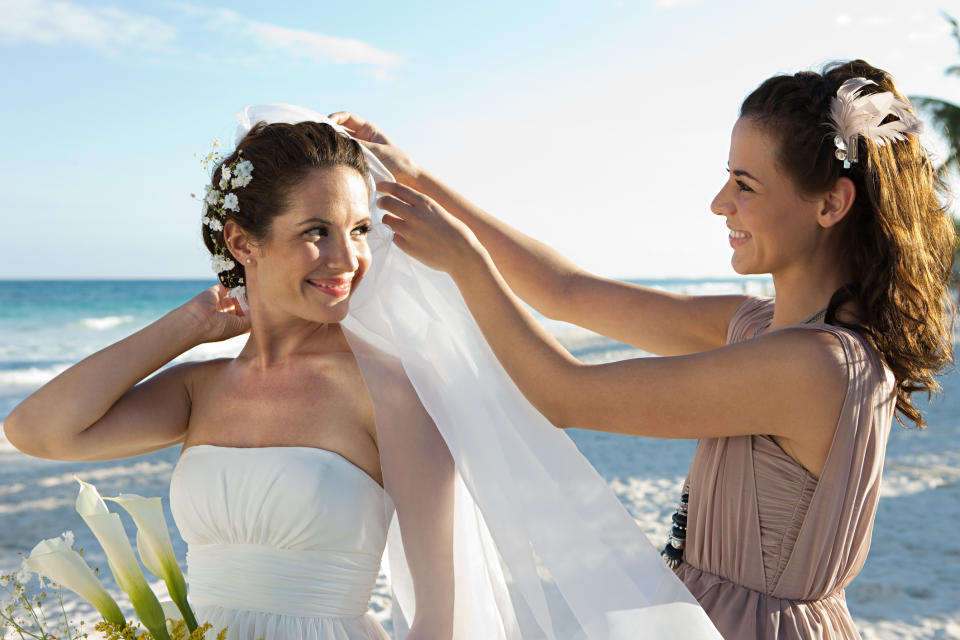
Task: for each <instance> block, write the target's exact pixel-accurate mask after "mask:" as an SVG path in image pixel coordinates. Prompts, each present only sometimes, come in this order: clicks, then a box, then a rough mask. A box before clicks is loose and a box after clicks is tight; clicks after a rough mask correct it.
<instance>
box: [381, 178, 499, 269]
mask: <svg viewBox="0 0 960 640" xmlns="http://www.w3.org/2000/svg"><path fill="white" fill-rule="evenodd" d="M377 191H378V192H379V193H382V194H385V195H383V196H382V197H381V198H380V199H379V200H377V204H378V205H379V206H380V208H381V209H383V210H385V211H388V212H389V213H387V214H384V216H383V222H384V224H386V225H387V226H389V227H390V228H391V229H393V233H394V237H393V241H394V243H395V244H396V245H397V246H398V247H400V248H401V249H402V250H403V251H404V252H406V253H408V254H409V255H411V256H412V257H414V258H416V259H417V260H419V261H420V262H422V263H424V264H425V265H427V266H428V267H431V268H433V269H437V270H439V271H446V272H447V273H449V274H450V275H452V276H454V277H456V276H457V275H459V274H461V273H463V272H464V271H465V270H466V269H469V268H470V267H472V266H476V265H478V264H481V263H482V262H483V260H484V256H485V255H486V250H485V249H484V248H483V245H481V244H480V241H479V240H477V237H476V236H475V235H474V234H473V232H472V231H471V230H470V228H469V227H467V225H465V224H464V223H463V222H461V221H460V220H457V219H456V218H454V217H453V216H452V215H450V214H449V213H448V212H447V211H446V210H445V209H444V208H443V207H441V206H440V205H439V204H437V203H436V201H434V200H433V199H432V198H430V197H428V196H425V195H423V194H422V193H420V192H419V191H416V190H414V189H411V188H410V187H407V186H404V185H402V184H397V183H396V182H380V183H377Z"/></svg>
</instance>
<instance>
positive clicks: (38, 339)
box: [0, 279, 769, 420]
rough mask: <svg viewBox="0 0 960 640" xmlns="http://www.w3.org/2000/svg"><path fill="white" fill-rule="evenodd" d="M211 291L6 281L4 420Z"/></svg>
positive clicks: (713, 285)
mask: <svg viewBox="0 0 960 640" xmlns="http://www.w3.org/2000/svg"><path fill="white" fill-rule="evenodd" d="M637 282H642V283H643V284H647V285H650V286H655V287H659V288H663V289H667V290H670V291H676V292H682V291H690V292H704V293H706V292H713V291H718V292H719V291H722V292H729V291H751V292H756V293H763V292H764V291H765V290H768V289H769V284H768V281H765V280H762V279H728V280H719V279H717V280H680V279H666V280H646V281H639V280H638V281H637ZM212 284H214V282H213V281H212V280H90V281H82V280H76V281H71V280H58V281H40V280H22V281H18V280H7V281H0V420H2V418H3V417H5V416H6V415H7V413H9V412H10V410H11V409H12V408H13V407H14V406H15V405H16V404H17V403H18V402H19V401H20V400H22V399H23V398H24V397H26V395H28V394H29V393H30V392H32V391H33V390H34V389H36V388H37V387H39V386H40V385H42V384H43V383H45V382H46V381H47V380H49V379H50V378H52V377H53V376H55V375H56V374H57V373H59V372H60V371H62V370H63V369H64V368H66V367H68V366H69V365H71V364H73V363H75V362H77V361H78V360H80V359H82V358H83V357H85V356H87V355H89V354H91V353H93V352H94V351H96V350H98V349H102V348H103V347H105V346H107V345H109V344H111V343H113V342H115V341H117V340H119V339H121V338H123V337H125V336H127V335H129V334H131V333H133V332H134V331H136V330H138V329H140V328H142V327H143V326H145V325H147V324H149V323H150V322H152V321H153V320H156V319H157V318H159V317H160V316H162V315H163V314H164V313H166V312H167V311H169V310H171V309H173V308H175V307H177V306H178V305H180V304H182V303H184V302H186V301H187V300H189V299H190V298H191V297H192V296H193V295H194V294H196V293H197V292H198V291H200V290H202V289H204V288H206V287H209V286H211V285H212Z"/></svg>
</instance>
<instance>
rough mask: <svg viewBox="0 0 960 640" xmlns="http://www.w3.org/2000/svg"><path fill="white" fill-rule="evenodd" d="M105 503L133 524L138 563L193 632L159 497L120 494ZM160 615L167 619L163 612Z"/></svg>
mask: <svg viewBox="0 0 960 640" xmlns="http://www.w3.org/2000/svg"><path fill="white" fill-rule="evenodd" d="M106 500H109V501H111V502H115V503H117V504H118V505H120V506H121V507H123V508H124V509H125V510H126V512H127V513H129V514H130V517H131V518H133V522H134V523H135V524H136V525H137V550H138V551H139V552H140V560H142V561H143V565H144V566H145V567H146V568H147V569H148V570H149V571H150V573H152V574H153V575H155V576H157V577H158V578H160V579H161V580H163V581H164V582H165V583H166V585H167V591H168V592H169V593H170V597H171V598H173V602H174V603H175V604H176V606H177V608H178V609H179V611H180V613H181V614H182V616H180V617H183V619H184V620H185V621H186V623H187V628H188V629H190V631H193V630H194V629H196V628H197V620H196V618H195V617H194V615H193V611H192V610H191V609H190V605H189V604H187V583H186V581H185V580H184V579H183V572H181V571H180V565H178V564H177V558H176V556H175V555H174V553H173V545H172V544H171V542H170V531H169V529H168V528H167V521H166V518H164V516H163V505H162V503H161V501H160V498H144V497H143V496H138V495H135V494H132V493H124V494H120V495H119V496H117V497H116V498H106ZM161 604H163V603H161ZM164 615H165V617H167V618H170V617H171V616H170V615H167V612H166V610H165V611H164Z"/></svg>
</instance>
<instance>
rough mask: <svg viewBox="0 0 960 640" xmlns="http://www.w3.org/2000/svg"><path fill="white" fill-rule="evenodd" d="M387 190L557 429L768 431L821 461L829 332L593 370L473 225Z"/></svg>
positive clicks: (704, 433)
mask: <svg viewBox="0 0 960 640" xmlns="http://www.w3.org/2000/svg"><path fill="white" fill-rule="evenodd" d="M381 188H382V190H383V191H384V192H385V193H389V194H391V196H387V197H384V198H382V199H381V206H383V207H384V208H386V209H387V210H389V211H390V212H391V213H392V214H393V215H390V216H389V217H388V218H385V221H386V222H387V224H389V225H390V226H391V227H392V228H393V229H394V231H395V233H396V236H395V242H396V243H397V245H398V246H399V247H400V248H401V249H403V250H404V251H406V252H407V253H409V254H411V255H412V256H413V257H415V258H417V259H419V260H421V261H423V262H424V263H426V264H427V265H428V266H431V267H433V268H436V269H441V270H444V271H447V272H448V273H449V274H450V275H451V276H452V277H453V279H454V281H455V282H456V284H457V286H458V287H459V288H460V291H461V293H462V294H463V297H464V300H465V301H466V303H467V305H468V307H469V308H470V311H471V313H472V314H473V316H474V318H475V319H476V321H477V324H478V325H479V326H480V328H481V330H482V331H483V333H484V336H485V337H486V339H487V341H488V342H489V344H490V346H491V347H492V349H493V351H494V353H495V354H496V356H497V358H498V359H499V360H500V362H501V364H502V365H503V367H504V369H506V371H507V373H508V374H509V375H510V377H511V378H512V379H513V380H514V382H515V383H516V384H517V386H518V387H519V388H520V390H521V391H522V392H523V393H524V395H525V396H526V397H527V399H528V400H529V401H530V402H531V403H532V404H533V405H534V406H535V407H536V408H537V409H538V410H539V411H540V412H541V413H543V414H544V415H545V416H546V417H547V418H548V419H549V420H550V421H551V422H552V423H553V424H555V425H557V426H559V427H577V428H585V429H597V430H601V431H611V432H617V433H625V434H631V435H641V436H656V437H667V438H704V437H721V436H735V435H747V434H770V435H774V436H781V437H783V438H785V439H787V440H790V441H792V442H794V443H795V445H796V448H797V451H798V452H799V453H798V455H797V457H798V458H801V459H804V460H810V461H811V463H810V466H812V467H817V466H819V465H822V460H820V458H821V454H822V456H823V457H825V451H826V449H827V448H828V447H829V443H830V441H831V440H832V437H833V431H834V429H835V427H836V424H837V418H838V417H839V414H840V409H841V407H842V405H843V400H844V397H845V391H846V386H847V371H846V361H845V356H844V354H843V351H842V348H841V346H840V345H839V343H838V341H837V340H836V339H835V338H833V337H832V336H830V335H829V334H825V333H822V332H816V331H806V330H802V329H793V330H789V329H788V330H782V331H777V332H774V333H771V334H767V335H765V336H762V337H761V338H758V339H756V340H751V341H748V342H745V343H738V344H735V345H730V346H725V347H721V348H717V349H713V350H710V351H707V352H703V353H698V354H693V355H686V356H677V357H667V358H639V359H633V360H626V361H623V362H615V363H610V364H602V365H585V364H583V363H581V362H579V361H578V360H577V359H576V358H574V357H573V356H572V355H570V353H568V352H567V351H566V350H565V349H564V348H563V347H562V346H561V345H560V344H559V343H558V342H557V341H556V340H555V339H554V338H553V337H552V336H551V335H550V334H549V333H548V332H547V331H546V330H545V329H544V328H543V327H542V326H541V325H540V324H539V323H538V322H537V321H536V319H535V318H533V317H532V316H531V314H530V313H529V312H528V311H527V310H526V308H525V307H524V306H523V304H522V303H520V301H519V300H518V299H517V297H516V296H514V295H513V293H512V292H511V290H510V288H509V287H508V286H507V283H506V282H505V280H504V279H503V277H501V275H500V273H499V272H498V271H497V269H496V266H495V265H494V263H493V260H492V259H491V258H490V256H489V254H488V253H487V251H486V250H485V249H484V246H483V245H482V244H480V242H479V241H478V240H477V239H476V237H475V236H474V235H473V234H472V233H471V232H470V230H469V229H468V228H467V227H466V225H464V224H463V223H462V222H460V221H459V220H457V219H456V218H453V217H452V216H450V214H448V213H447V212H446V211H444V210H443V209H442V208H441V207H440V206H439V205H438V204H437V203H436V202H434V201H432V200H431V199H429V198H427V197H425V196H423V195H421V194H419V193H417V192H416V191H413V190H411V189H408V188H406V187H403V186H402V185H397V184H392V183H388V184H383V185H381ZM600 311H603V309H600ZM607 311H608V312H613V311H616V310H614V309H607ZM818 460H820V463H819V465H818V464H817V461H818Z"/></svg>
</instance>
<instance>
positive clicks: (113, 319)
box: [80, 316, 134, 331]
mask: <svg viewBox="0 0 960 640" xmlns="http://www.w3.org/2000/svg"><path fill="white" fill-rule="evenodd" d="M133 321H134V317H133V316H103V317H102V318H84V319H83V320H81V321H80V324H82V325H83V326H84V327H86V328H87V329H93V330H95V331H105V330H107V329H113V328H114V327H119V326H120V325H122V324H129V323H131V322H133Z"/></svg>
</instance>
